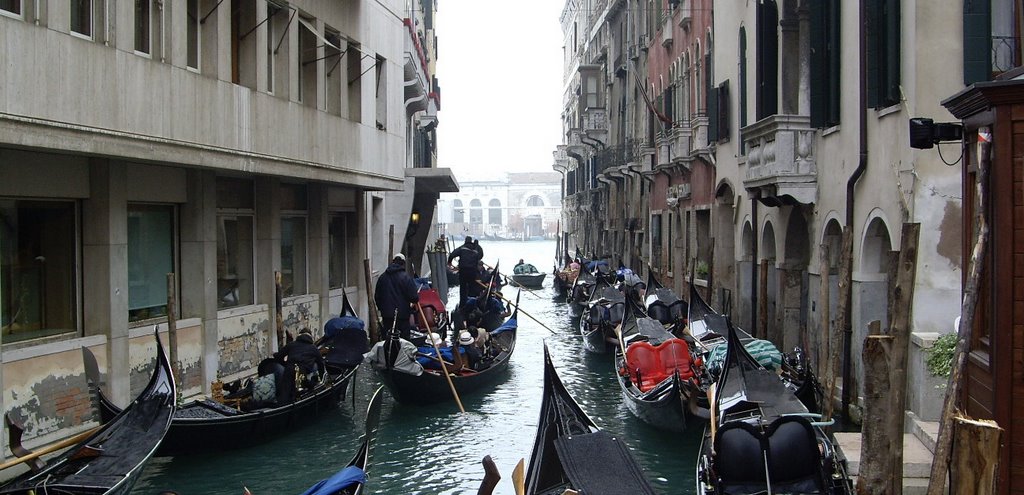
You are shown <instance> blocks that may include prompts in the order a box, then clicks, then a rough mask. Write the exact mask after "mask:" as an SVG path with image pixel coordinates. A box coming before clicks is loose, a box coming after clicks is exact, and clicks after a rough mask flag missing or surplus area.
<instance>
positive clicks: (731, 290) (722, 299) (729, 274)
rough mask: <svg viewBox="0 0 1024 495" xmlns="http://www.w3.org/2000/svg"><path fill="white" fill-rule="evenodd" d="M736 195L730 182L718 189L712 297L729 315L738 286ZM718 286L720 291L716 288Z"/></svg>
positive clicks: (715, 206) (713, 301)
mask: <svg viewBox="0 0 1024 495" xmlns="http://www.w3.org/2000/svg"><path fill="white" fill-rule="evenodd" d="M735 203H736V195H735V193H734V192H733V190H732V187H731V186H729V184H728V183H722V185H720V186H719V187H718V190H717V191H716V192H715V204H714V212H713V215H712V216H713V218H714V222H715V226H714V236H715V244H714V255H713V257H712V261H711V270H712V280H711V285H712V287H711V299H712V304H717V307H718V308H720V309H721V311H722V312H723V313H725V314H731V313H732V311H733V305H734V304H735V303H734V302H733V301H734V300H735V299H734V298H735V296H736V295H737V294H736V292H735V291H736V289H737V288H738V287H737V285H736V270H737V269H738V264H737V262H736V239H735V238H736V231H735V226H734V225H733V215H734V213H735V211H736V210H735V209H736V204H735ZM716 288H717V289H718V290H716Z"/></svg>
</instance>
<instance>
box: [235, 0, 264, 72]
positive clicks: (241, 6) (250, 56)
mask: <svg viewBox="0 0 1024 495" xmlns="http://www.w3.org/2000/svg"><path fill="white" fill-rule="evenodd" d="M256 23H257V22H256V2H255V1H254V0H232V1H231V82H233V83H235V84H240V85H242V86H245V87H247V88H250V89H256V51H257V50H258V49H259V46H258V45H257V44H256V27H257V26H256Z"/></svg>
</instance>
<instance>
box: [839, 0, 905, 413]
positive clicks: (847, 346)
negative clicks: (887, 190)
mask: <svg viewBox="0 0 1024 495" xmlns="http://www.w3.org/2000/svg"><path fill="white" fill-rule="evenodd" d="M866 5H867V2H860V13H859V22H860V26H861V30H860V103H859V108H858V112H857V118H858V119H859V122H858V126H859V129H858V132H859V133H860V155H859V159H858V161H857V168H856V169H855V170H854V171H853V174H851V175H850V179H849V180H848V181H846V228H847V229H850V235H853V202H854V193H855V192H856V188H857V181H859V180H860V178H861V176H862V175H864V171H865V170H867V168H868V120H867V112H868V93H867V91H868V89H867V59H866V58H865V56H864V53H865V50H866V49H867V39H866V38H865V37H864V22H865V21H866V20H867V13H866ZM850 256H851V259H850V270H853V259H852V257H853V253H850ZM850 280H851V283H852V280H853V279H852V278H851V279H850ZM844 313H845V314H844V318H843V319H844V321H845V324H844V325H843V397H842V401H843V403H842V414H843V419H845V420H846V421H849V420H850V394H851V393H852V391H851V390H850V374H851V372H852V370H851V368H852V366H851V364H852V363H851V358H852V356H851V354H852V352H853V287H850V288H849V290H847V291H846V310H845V312H844ZM901 414H902V413H901Z"/></svg>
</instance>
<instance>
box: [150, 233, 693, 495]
mask: <svg viewBox="0 0 1024 495" xmlns="http://www.w3.org/2000/svg"><path fill="white" fill-rule="evenodd" d="M481 245H482V246H483V248H484V252H485V253H486V255H485V257H484V261H485V262H486V263H488V264H490V265H494V264H496V263H498V262H499V261H500V263H501V264H500V266H501V267H502V268H503V269H502V272H503V273H511V268H512V266H513V265H515V263H516V262H517V261H518V260H519V259H520V258H523V259H524V260H525V261H526V262H527V263H532V264H534V265H536V266H537V268H538V269H540V270H542V271H548V272H549V273H550V267H551V266H552V265H553V260H554V256H555V243H554V241H531V242H514V241H505V242H487V241H482V242H481ZM544 267H548V268H544ZM504 292H505V295H506V297H509V298H510V299H513V298H514V295H513V293H514V290H513V289H507V290H505V291H504ZM552 295H553V292H552V289H551V277H550V275H549V276H548V277H547V278H546V279H545V281H544V288H543V289H539V290H535V291H534V293H533V294H530V293H527V292H526V291H524V292H523V295H522V298H521V299H520V304H521V306H522V312H521V314H520V318H519V340H518V343H517V344H516V351H515V355H513V356H512V361H511V364H510V367H509V373H508V379H507V380H506V381H504V382H502V383H498V384H495V386H494V388H493V390H490V391H481V392H479V393H475V394H473V395H470V396H467V397H462V402H463V405H464V406H465V408H466V411H467V412H466V414H464V415H463V414H459V412H458V408H457V407H456V405H455V402H454V401H446V402H443V403H441V404H437V405H434V406H430V407H417V406H405V405H400V404H396V403H394V401H393V400H391V399H390V398H389V397H387V396H386V397H385V401H384V406H383V408H382V414H381V421H380V427H379V430H378V433H377V437H376V438H377V440H376V443H375V446H374V453H373V457H372V465H371V467H370V472H369V476H370V482H369V485H368V487H367V488H368V492H369V493H377V494H394V495H402V494H474V493H476V490H477V488H479V485H480V479H481V477H482V476H483V468H482V467H481V465H480V460H481V459H482V458H483V456H485V455H490V456H491V457H492V458H494V461H495V463H496V464H497V465H498V469H499V470H500V471H501V473H502V480H501V482H500V483H499V484H498V487H497V489H496V490H495V493H499V494H511V493H514V491H513V489H512V485H511V481H510V480H511V473H512V468H513V467H514V466H515V464H516V463H517V462H518V461H519V459H520V458H527V457H529V455H530V449H531V448H533V440H534V434H535V433H536V427H537V417H538V415H539V412H540V399H541V390H542V387H543V361H542V355H543V351H542V347H541V346H542V343H543V342H544V341H546V342H547V344H548V347H549V349H550V350H551V354H552V359H553V360H554V362H555V366H556V367H557V368H558V372H559V376H561V378H562V381H563V382H564V383H565V385H566V387H567V388H568V389H569V391H570V392H571V393H572V394H573V395H574V396H575V397H576V400H577V401H579V403H580V405H581V406H582V407H583V409H584V410H585V411H587V413H588V414H589V415H590V416H591V417H592V418H593V419H594V421H595V422H596V423H597V424H598V426H600V427H601V428H603V429H605V430H607V431H609V432H611V433H612V434H615V435H617V436H621V437H622V438H624V439H625V441H626V443H627V445H629V447H630V448H631V449H632V450H633V454H634V455H635V456H636V457H637V459H638V460H639V462H640V465H641V466H642V467H643V468H644V470H645V472H646V474H647V476H648V478H649V479H650V480H651V482H652V483H653V484H654V485H655V487H657V488H658V490H659V491H660V492H661V493H663V494H666V495H667V494H688V493H693V486H694V463H695V462H696V455H697V452H696V451H697V447H698V445H699V442H700V435H701V430H702V428H703V425H701V424H699V423H697V424H691V425H690V428H689V429H688V430H687V431H686V432H685V433H682V434H676V433H671V432H663V431H659V430H656V429H654V428H652V427H650V426H647V425H646V424H644V423H642V422H641V421H640V420H639V419H637V418H635V417H633V416H632V415H631V414H630V413H629V411H628V410H627V409H626V406H625V405H624V404H623V403H622V400H623V399H622V397H621V395H620V392H619V388H618V385H617V384H616V382H615V377H614V376H613V365H612V361H611V355H600V356H598V355H590V354H587V353H585V352H584V351H583V348H582V344H581V343H580V340H579V338H578V337H577V330H576V326H575V324H574V322H573V321H571V320H570V318H569V316H568V312H567V308H566V306H565V304H563V303H561V302H558V301H553V300H552V299H551V298H552ZM452 298H453V299H454V300H456V301H457V300H458V289H457V288H455V289H453V291H452ZM524 312H525V313H529V314H530V315H532V316H533V317H534V318H536V319H538V320H540V321H541V322H543V323H544V325H546V326H547V327H550V328H551V329H552V330H553V332H554V333H552V331H549V330H548V329H545V328H544V326H542V325H540V324H538V323H536V322H535V321H533V320H532V319H530V318H529V317H527V316H525V315H523V313H524ZM355 383H356V389H355V396H356V403H355V406H354V407H353V404H352V398H351V394H350V395H348V396H346V397H345V400H344V402H343V403H342V405H341V407H340V408H339V409H338V410H337V412H336V414H327V415H323V416H321V417H319V418H318V419H316V420H312V421H310V424H308V425H306V426H305V427H303V428H301V429H298V430H297V431H295V432H294V433H290V434H288V435H286V436H283V437H281V438H278V439H276V440H274V441H272V442H269V443H267V444H264V445H260V446H256V447H253V448H249V449H244V450H239V451H233V452H227V453H222V454H213V455H208V456H191V457H188V458H174V459H171V458H158V459H154V460H153V461H152V462H151V463H150V464H149V465H148V466H147V468H146V471H145V473H144V475H143V478H142V480H141V481H140V482H139V484H138V485H137V486H136V488H135V490H134V491H133V493H136V494H147V495H155V494H156V493H159V491H160V490H165V489H174V490H177V491H178V492H179V493H181V494H182V495H196V494H211V495H212V494H230V495H239V494H241V493H242V487H243V486H244V487H248V488H249V490H250V491H252V493H253V494H254V495H269V494H275V495H281V494H298V493H301V492H302V491H304V490H305V489H306V488H308V487H309V486H310V485H312V484H313V483H315V482H316V481H318V480H320V479H322V478H324V477H327V476H330V475H331V474H333V473H334V472H335V471H337V470H338V469H340V468H341V467H343V466H344V465H345V464H347V463H348V461H349V460H350V459H351V457H352V455H353V454H354V453H355V449H356V446H357V443H358V438H359V435H360V434H361V433H362V430H363V416H364V415H365V411H366V404H367V402H368V401H369V398H370V395H371V394H372V393H373V390H374V389H376V387H377V384H378V380H377V377H376V376H375V375H374V374H373V372H372V371H371V370H370V369H369V368H368V367H366V366H365V365H364V366H363V367H362V368H360V370H359V373H358V375H357V378H356V380H355Z"/></svg>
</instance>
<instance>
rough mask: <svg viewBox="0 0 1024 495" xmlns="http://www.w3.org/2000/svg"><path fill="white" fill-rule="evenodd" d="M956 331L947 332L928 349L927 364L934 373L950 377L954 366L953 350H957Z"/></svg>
mask: <svg viewBox="0 0 1024 495" xmlns="http://www.w3.org/2000/svg"><path fill="white" fill-rule="evenodd" d="M957 340H958V338H957V334H956V333H947V334H945V335H943V336H941V337H939V338H938V339H936V340H935V343H934V344H932V346H931V348H929V349H928V350H927V351H926V355H927V357H926V358H925V365H927V366H928V371H929V372H931V374H932V375H935V376H939V377H943V378H948V377H949V373H950V370H951V369H952V367H953V352H954V351H955V350H956V343H957Z"/></svg>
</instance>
